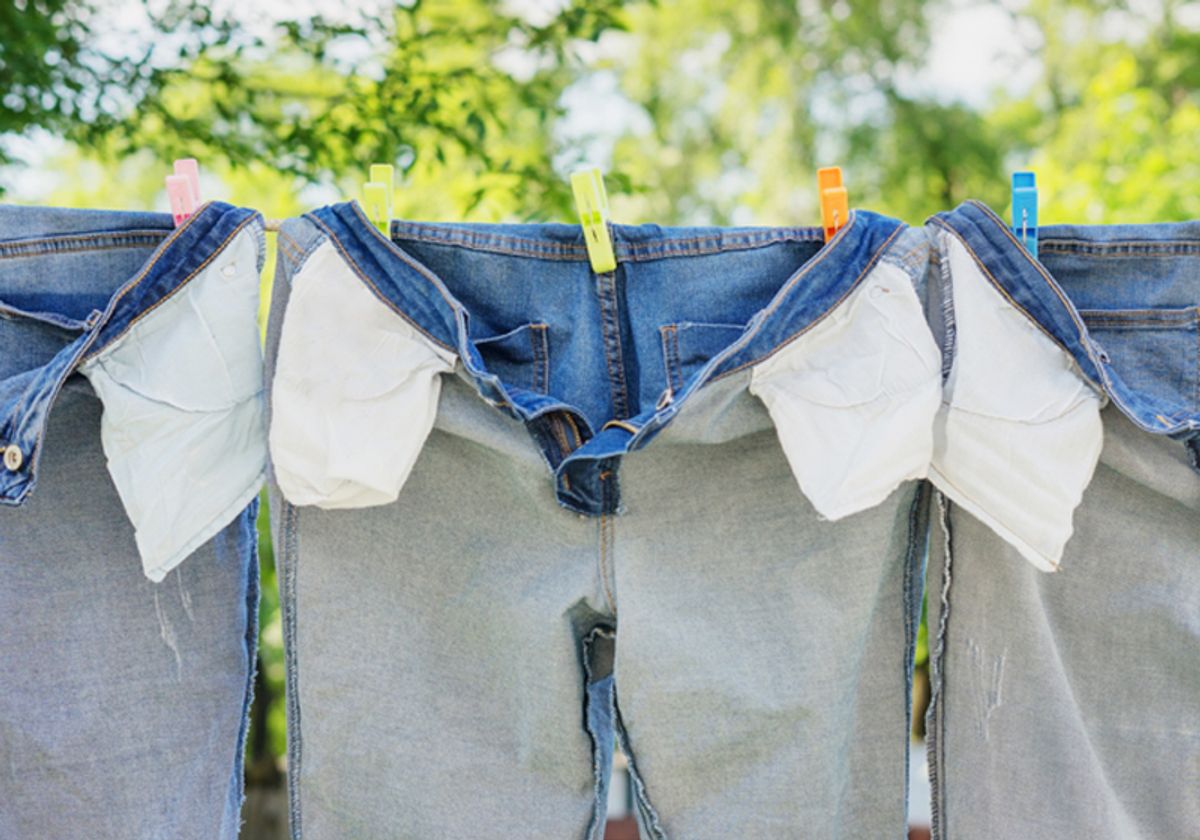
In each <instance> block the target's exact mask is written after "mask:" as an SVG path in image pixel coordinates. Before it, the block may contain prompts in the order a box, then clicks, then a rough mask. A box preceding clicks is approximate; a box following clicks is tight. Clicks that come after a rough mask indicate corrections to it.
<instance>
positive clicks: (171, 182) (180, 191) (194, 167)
mask: <svg viewBox="0 0 1200 840" xmlns="http://www.w3.org/2000/svg"><path fill="white" fill-rule="evenodd" d="M174 169H175V172H174V174H173V175H168V176H167V178H166V182H167V200H168V201H170V202H171V216H172V217H173V218H174V219H175V227H179V226H180V225H181V224H183V222H184V220H185V219H187V218H188V217H189V216H191V215H192V214H193V213H195V212H196V208H197V207H198V206H199V205H200V165H199V164H198V163H197V162H196V159H195V158H181V159H179V160H177V161H175V167H174Z"/></svg>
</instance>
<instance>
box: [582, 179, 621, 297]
mask: <svg viewBox="0 0 1200 840" xmlns="http://www.w3.org/2000/svg"><path fill="white" fill-rule="evenodd" d="M571 192H573V193H574V194H575V209H576V210H577V211H578V212H579V223H580V224H582V225H583V238H584V241H585V242H587V251H588V259H589V260H590V261H591V263H592V271H594V272H596V273H597V274H603V273H605V272H607V271H613V270H614V269H615V268H616V267H617V257H616V254H615V253H614V251H613V243H612V237H610V236H609V234H608V224H607V222H608V193H607V192H605V190H604V176H603V175H601V174H600V170H599V168H597V167H592V168H590V169H580V170H578V171H576V172H572V173H571Z"/></svg>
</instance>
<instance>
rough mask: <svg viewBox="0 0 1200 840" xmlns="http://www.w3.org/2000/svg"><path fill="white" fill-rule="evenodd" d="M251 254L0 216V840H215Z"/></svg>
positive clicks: (239, 582)
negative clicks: (0, 458)
mask: <svg viewBox="0 0 1200 840" xmlns="http://www.w3.org/2000/svg"><path fill="white" fill-rule="evenodd" d="M261 237H262V221H261V217H259V216H258V215H257V214H255V213H252V212H251V211H247V210H242V209H239V208H234V207H230V206H229V205H223V204H216V203H214V204H208V205H205V206H204V207H203V208H201V209H200V210H199V211H198V213H197V214H196V215H195V216H194V217H193V218H192V219H191V220H190V221H189V222H188V223H187V224H186V225H185V226H183V227H181V228H180V229H179V230H177V231H175V232H173V233H172V225H171V217H170V216H169V215H166V214H159V213H123V212H108V211H104V212H100V211H87V210H66V209H59V208H26V207H12V206H3V207H0V449H2V450H3V461H2V465H0V628H2V630H0V685H2V686H3V690H0V768H3V771H2V772H0V836H3V837H5V838H14V840H24V838H29V840H57V838H77V837H88V838H113V839H114V840H117V838H119V839H120V840H130V838H146V839H147V840H149V838H162V840H168V839H169V840H178V838H196V839H197V840H211V839H212V838H233V837H236V836H237V832H238V826H239V816H238V812H239V808H240V805H241V798H242V752H243V743H244V738H245V733H246V722H247V712H248V708H249V703H250V692H251V680H252V674H253V670H254V657H255V643H256V630H257V608H258V568H257V555H256V544H257V543H256V537H255V531H254V520H255V514H256V510H257V501H256V494H257V491H258V488H259V486H260V484H261V481H262V478H263V475H264V473H265V467H266V463H265V460H266V447H265V434H266V429H265V425H264V410H263V400H262V393H261V391H262V375H261V354H260V352H259V350H258V338H257V329H256V326H255V311H256V307H257V293H258V272H259V269H260V267H261V259H262V238H261ZM35 490H36V492H35ZM185 558H186V562H183V561H184V559H185Z"/></svg>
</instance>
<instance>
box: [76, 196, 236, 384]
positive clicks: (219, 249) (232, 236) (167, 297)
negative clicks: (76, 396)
mask: <svg viewBox="0 0 1200 840" xmlns="http://www.w3.org/2000/svg"><path fill="white" fill-rule="evenodd" d="M195 218H196V215H193V216H192V217H191V218H189V219H188V220H187V222H185V223H184V224H183V225H181V226H180V227H178V228H176V235H178V232H179V231H181V230H183V229H184V228H186V227H187V226H188V224H190V223H191V221H192V219H195ZM255 219H256V215H254V216H248V217H247V218H246V219H245V220H244V221H243V222H242V223H241V224H240V225H238V226H237V227H236V228H234V229H233V231H232V232H231V233H230V234H229V235H228V236H227V237H225V240H224V241H223V242H222V243H221V244H220V245H218V246H217V247H216V248H215V249H213V252H212V253H211V254H209V255H208V257H206V258H205V260H204V262H202V263H200V265H199V266H197V267H196V270H195V271H193V272H192V273H191V274H189V275H188V276H187V277H185V278H183V279H182V280H180V281H179V283H177V284H176V285H175V288H173V289H171V291H169V292H168V293H167V294H165V295H163V296H162V297H161V298H159V299H158V300H157V301H155V303H154V305H153V306H151V307H150V308H149V309H146V310H143V311H142V312H140V313H138V316H137V317H136V318H134V319H133V320H132V321H130V322H129V323H128V324H126V326H125V329H123V330H121V332H119V333H117V334H116V335H115V336H113V337H112V338H111V339H109V340H108V342H107V343H105V345H104V346H103V347H101V348H100V349H99V350H93V351H92V352H90V353H88V354H87V355H86V356H83V357H82V358H81V359H80V360H79V362H78V364H80V365H82V364H86V363H87V362H90V361H91V360H92V359H93V358H95V357H96V356H97V355H99V354H100V353H103V352H104V351H105V350H106V349H108V348H109V347H112V346H113V345H114V344H116V343H117V342H118V341H120V340H121V339H122V338H123V337H124V336H125V335H126V333H128V332H129V331H130V330H131V329H133V328H134V327H135V326H136V325H138V324H139V323H141V322H142V321H143V320H144V319H145V318H146V316H147V315H149V314H150V313H151V312H153V311H154V310H155V309H158V307H160V306H162V305H163V304H164V303H166V302H167V301H168V300H170V299H171V298H173V297H175V295H176V294H177V293H178V292H179V290H180V289H182V288H183V287H184V286H186V285H187V284H188V283H190V282H191V281H192V279H193V278H194V277H195V276H196V275H198V274H199V273H200V272H202V271H204V269H205V268H207V267H208V264H209V263H211V262H212V261H213V260H215V259H216V258H217V255H219V254H220V253H221V252H223V251H224V250H225V248H226V247H228V245H229V243H230V242H232V241H233V240H234V239H235V238H236V237H237V235H238V234H239V233H241V232H242V231H243V230H245V228H246V227H247V226H248V225H249V224H250V223H251V222H253V221H255ZM167 250H168V249H167V248H163V249H162V250H161V251H159V253H158V254H157V255H156V256H155V257H154V258H153V259H151V261H150V262H149V264H147V265H146V267H145V268H144V269H142V272H141V274H139V275H138V276H137V278H136V279H135V280H134V281H133V282H132V283H130V284H129V285H128V286H126V287H125V288H124V289H122V290H121V291H120V292H119V293H118V294H117V296H116V297H115V298H114V299H113V301H112V302H111V303H110V304H109V305H110V306H113V307H115V306H116V304H117V303H118V302H119V301H120V300H121V298H123V297H124V296H125V295H126V294H127V293H129V292H130V291H132V290H133V289H134V288H136V287H137V286H138V285H139V284H140V283H141V282H142V281H143V280H145V279H146V276H147V275H148V274H149V273H150V269H151V268H153V267H154V265H155V264H156V263H157V262H158V260H159V258H160V257H161V256H162V255H163V254H164V253H166V251H167ZM97 335H99V333H98V332H97Z"/></svg>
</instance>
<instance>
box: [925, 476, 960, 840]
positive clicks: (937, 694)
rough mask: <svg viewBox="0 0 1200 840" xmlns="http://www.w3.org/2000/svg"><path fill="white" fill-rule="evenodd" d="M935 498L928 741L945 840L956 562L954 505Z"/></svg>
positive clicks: (934, 812)
mask: <svg viewBox="0 0 1200 840" xmlns="http://www.w3.org/2000/svg"><path fill="white" fill-rule="evenodd" d="M934 499H936V501H937V506H938V523H939V525H940V526H941V530H942V537H943V540H944V545H943V554H944V559H943V568H942V589H941V597H940V606H939V608H938V628H937V634H936V637H935V640H934V644H933V646H932V648H931V650H930V655H929V711H928V713H927V714H926V716H925V719H926V742H927V746H928V755H929V759H928V762H927V763H928V767H929V785H930V788H931V794H932V795H931V797H930V799H931V803H930V805H931V810H930V816H931V820H930V822H931V826H930V828H931V831H932V837H933V840H942V839H943V838H944V836H945V834H944V832H945V817H944V814H943V810H944V809H943V801H942V799H943V796H944V793H945V792H944V789H943V781H944V780H943V779H942V771H943V770H944V769H945V767H944V762H943V760H942V752H943V750H944V740H945V739H944V737H943V736H944V732H943V730H942V725H943V723H944V721H945V719H946V710H945V708H944V703H945V697H944V696H943V692H942V683H943V681H944V677H943V666H944V660H945V652H946V630H947V627H948V625H949V621H950V576H951V571H952V570H951V566H952V563H953V559H954V544H953V532H952V529H951V527H950V504H951V503H950V502H949V501H947V500H946V497H945V496H944V495H943V494H942V492H941V490H935V491H934Z"/></svg>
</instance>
